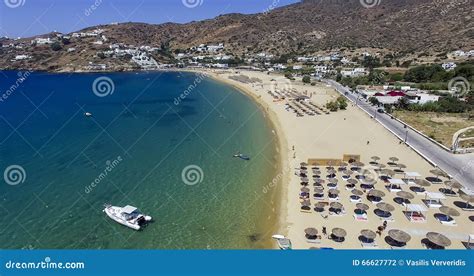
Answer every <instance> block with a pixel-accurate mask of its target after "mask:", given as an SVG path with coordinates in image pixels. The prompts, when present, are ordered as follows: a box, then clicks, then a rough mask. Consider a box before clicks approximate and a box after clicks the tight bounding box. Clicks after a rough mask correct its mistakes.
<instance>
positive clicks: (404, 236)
mask: <svg viewBox="0 0 474 276" xmlns="http://www.w3.org/2000/svg"><path fill="white" fill-rule="evenodd" d="M388 236H389V237H390V238H392V239H393V240H394V241H396V242H399V243H402V244H406V243H407V242H409V241H410V240H411V236H410V234H408V233H407V232H404V231H402V230H398V229H392V230H389V231H388Z"/></svg>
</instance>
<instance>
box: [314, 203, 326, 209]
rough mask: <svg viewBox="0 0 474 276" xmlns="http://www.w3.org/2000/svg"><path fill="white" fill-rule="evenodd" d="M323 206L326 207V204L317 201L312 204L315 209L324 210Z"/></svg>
mask: <svg viewBox="0 0 474 276" xmlns="http://www.w3.org/2000/svg"><path fill="white" fill-rule="evenodd" d="M324 207H326V204H325V203H323V202H318V203H316V204H314V208H316V209H323V210H324Z"/></svg>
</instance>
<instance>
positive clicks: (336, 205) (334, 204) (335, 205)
mask: <svg viewBox="0 0 474 276" xmlns="http://www.w3.org/2000/svg"><path fill="white" fill-rule="evenodd" d="M329 207H331V208H332V209H334V210H342V208H344V205H342V204H341V203H339V202H331V204H329Z"/></svg>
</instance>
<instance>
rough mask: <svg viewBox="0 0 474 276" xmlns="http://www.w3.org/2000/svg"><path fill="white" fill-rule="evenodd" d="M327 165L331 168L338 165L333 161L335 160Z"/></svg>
mask: <svg viewBox="0 0 474 276" xmlns="http://www.w3.org/2000/svg"><path fill="white" fill-rule="evenodd" d="M327 164H328V166H329V167H332V166H334V165H335V164H336V162H335V161H333V160H329V161H328V162H327Z"/></svg>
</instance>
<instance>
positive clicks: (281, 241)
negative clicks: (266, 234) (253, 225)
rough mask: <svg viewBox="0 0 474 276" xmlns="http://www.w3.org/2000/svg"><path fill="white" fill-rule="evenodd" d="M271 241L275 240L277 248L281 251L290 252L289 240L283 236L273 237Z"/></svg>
mask: <svg viewBox="0 0 474 276" xmlns="http://www.w3.org/2000/svg"><path fill="white" fill-rule="evenodd" d="M272 238H273V239H275V240H276V241H277V243H278V247H280V249H281V250H291V240H290V239H288V238H286V237H285V236H283V235H273V236H272Z"/></svg>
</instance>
